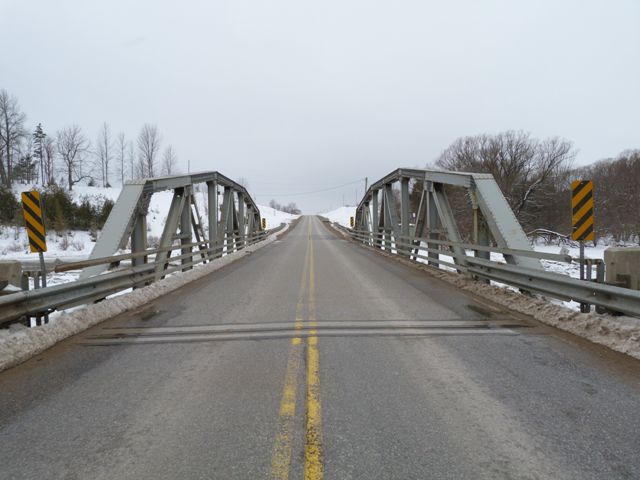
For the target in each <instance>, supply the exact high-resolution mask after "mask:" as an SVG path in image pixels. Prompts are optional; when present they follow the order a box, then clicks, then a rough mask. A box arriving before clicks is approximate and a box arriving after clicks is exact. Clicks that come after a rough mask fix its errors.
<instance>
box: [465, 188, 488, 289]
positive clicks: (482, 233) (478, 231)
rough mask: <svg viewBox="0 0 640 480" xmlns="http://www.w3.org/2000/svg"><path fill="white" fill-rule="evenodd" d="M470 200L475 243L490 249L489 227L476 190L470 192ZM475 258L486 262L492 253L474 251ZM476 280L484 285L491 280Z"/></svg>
mask: <svg viewBox="0 0 640 480" xmlns="http://www.w3.org/2000/svg"><path fill="white" fill-rule="evenodd" d="M469 198H470V199H471V206H472V208H473V243H474V244H476V245H480V246H485V247H488V246H489V245H490V243H491V236H490V234H489V227H488V225H487V221H486V220H485V219H484V215H482V211H481V210H480V207H479V205H478V197H477V196H476V194H475V191H474V190H470V191H469ZM474 256H475V257H477V258H483V259H485V260H491V252H485V251H483V250H474ZM475 279H476V280H478V281H479V282H482V283H490V282H489V280H486V279H484V278H477V277H475Z"/></svg>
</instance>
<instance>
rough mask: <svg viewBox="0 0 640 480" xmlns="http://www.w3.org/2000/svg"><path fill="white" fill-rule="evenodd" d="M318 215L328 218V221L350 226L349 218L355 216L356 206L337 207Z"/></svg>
mask: <svg viewBox="0 0 640 480" xmlns="http://www.w3.org/2000/svg"><path fill="white" fill-rule="evenodd" d="M319 215H320V216H322V217H324V218H326V219H328V220H329V221H330V222H335V223H339V224H340V225H342V226H345V227H350V226H351V225H350V224H349V218H350V217H354V218H355V216H356V207H350V206H346V207H339V208H336V209H335V210H331V211H330V212H326V213H320V214H319Z"/></svg>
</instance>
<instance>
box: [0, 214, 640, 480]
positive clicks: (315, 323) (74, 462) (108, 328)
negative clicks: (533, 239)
mask: <svg viewBox="0 0 640 480" xmlns="http://www.w3.org/2000/svg"><path fill="white" fill-rule="evenodd" d="M639 363H640V362H637V361H635V360H631V359H629V358H627V357H625V356H623V355H619V354H615V353H611V352H608V351H607V350H605V349H603V348H600V347H596V346H593V345H591V344H589V343H587V342H585V341H582V340H580V339H577V338H575V337H572V336H571V335H568V334H564V333H561V332H559V331H557V330H554V329H551V328H548V327H544V326H542V325H539V324H537V323H535V322H534V321H532V320H529V319H527V318H523V317H522V316H517V317H516V316H514V315H512V314H510V313H509V312H507V311H505V310H502V309H500V308H496V307H495V306H494V305H492V304H490V303H488V302H487V301H484V300H483V299H480V298H475V297H471V296H469V295H468V294H465V293H463V292H460V291H458V290H456V289H455V288H454V287H452V286H450V285H448V284H445V283H442V282H441V281H439V280H437V279H434V278H432V277H430V276H429V275H428V274H427V273H425V272H424V271H422V270H419V269H415V268H412V267H410V266H406V265H404V264H401V263H400V262H398V261H396V260H395V259H393V258H387V257H385V256H382V255H379V254H377V253H375V252H373V251H370V250H368V249H365V248H362V247H359V246H357V245H356V244H354V243H352V242H349V241H347V240H344V239H343V238H341V237H339V236H338V235H336V234H334V233H332V232H331V231H330V230H328V229H327V228H326V227H325V226H324V225H323V224H322V223H321V222H320V220H319V219H318V218H316V217H303V219H302V220H301V221H300V222H299V223H298V224H297V225H296V226H295V228H293V229H292V230H291V231H290V232H288V233H287V234H286V235H285V236H284V237H283V238H282V239H281V240H279V241H277V242H275V243H273V244H271V245H269V246H267V247H265V248H263V249H261V250H259V251H257V252H256V253H253V254H252V255H249V256H247V257H244V258H242V259H241V260H239V261H237V262H234V263H232V264H230V265H229V266H226V267H224V268H222V269H220V270H218V271H216V272H215V273H213V274H211V275H210V276H208V277H206V278H204V279H202V280H200V281H198V282H196V283H193V284H191V285H188V286H186V287H184V288H182V289H181V290H178V291H176V292H174V293H172V294H169V295H167V296H166V297H164V298H161V299H159V300H157V301H155V302H153V303H152V304H150V305H148V306H146V307H144V308H142V309H140V310H138V311H135V312H130V313H128V314H125V315H121V316H119V317H116V318H114V319H112V320H110V321H108V322H104V323H102V324H101V325H98V326H97V327H95V328H92V329H90V330H87V331H86V332H84V333H83V334H81V335H77V336H75V337H73V338H70V339H68V340H67V341H65V342H63V343H61V344H59V345H57V346H56V347H54V348H52V349H50V350H48V351H47V352H45V353H44V354H42V355H39V356H38V357H36V358H34V359H32V360H30V361H28V362H26V363H24V364H22V365H20V366H18V367H16V368H13V369H11V370H9V371H6V372H4V373H2V374H0V478H2V479H23V478H28V479H50V478H51V479H58V478H65V479H91V480H97V479H137V480H142V479H153V480H158V479H209V478H219V479H235V478H239V479H245V478H246V479H256V478H276V479H285V478H290V479H300V478H307V479H314V480H315V479H320V478H326V479H483V478H488V479H501V478H504V479H580V480H585V479H602V478H607V479H618V478H620V479H623V478H624V479H638V478H640V455H639V453H640V366H639Z"/></svg>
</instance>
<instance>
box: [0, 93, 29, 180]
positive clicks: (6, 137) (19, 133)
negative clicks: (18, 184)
mask: <svg viewBox="0 0 640 480" xmlns="http://www.w3.org/2000/svg"><path fill="white" fill-rule="evenodd" d="M25 120H26V115H25V114H24V113H22V112H21V111H20V107H19V105H18V99H17V98H16V97H14V96H10V95H9V93H8V92H7V91H6V90H0V148H1V149H2V156H1V157H0V160H2V157H4V161H0V182H2V184H3V185H5V186H7V187H10V186H11V178H12V172H11V170H12V168H13V161H14V154H15V152H16V150H17V148H18V146H19V144H20V142H21V141H22V139H23V138H24V136H25V135H26V131H25V129H24V122H25Z"/></svg>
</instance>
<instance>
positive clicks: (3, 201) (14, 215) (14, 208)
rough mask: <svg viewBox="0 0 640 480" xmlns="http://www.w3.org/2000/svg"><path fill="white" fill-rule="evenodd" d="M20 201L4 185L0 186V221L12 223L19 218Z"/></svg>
mask: <svg viewBox="0 0 640 480" xmlns="http://www.w3.org/2000/svg"><path fill="white" fill-rule="evenodd" d="M19 212H20V202H18V200H17V199H16V197H15V196H14V195H13V192H12V191H11V190H9V189H8V188H6V187H0V223H3V224H12V223H15V222H16V220H17V219H18V218H19Z"/></svg>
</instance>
